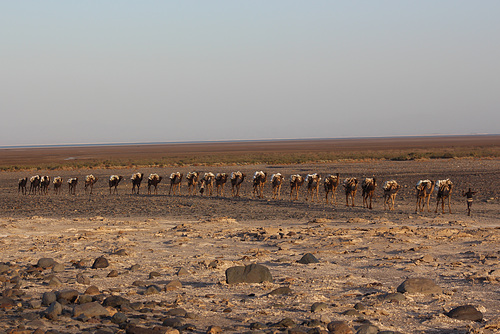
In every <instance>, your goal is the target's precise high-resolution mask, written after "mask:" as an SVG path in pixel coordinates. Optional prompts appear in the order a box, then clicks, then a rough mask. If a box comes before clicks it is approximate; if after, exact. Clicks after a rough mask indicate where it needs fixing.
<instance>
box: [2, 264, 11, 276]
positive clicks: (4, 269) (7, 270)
mask: <svg viewBox="0 0 500 334" xmlns="http://www.w3.org/2000/svg"><path fill="white" fill-rule="evenodd" d="M9 270H10V267H9V266H8V265H6V264H4V263H0V274H6V273H7V272H9Z"/></svg>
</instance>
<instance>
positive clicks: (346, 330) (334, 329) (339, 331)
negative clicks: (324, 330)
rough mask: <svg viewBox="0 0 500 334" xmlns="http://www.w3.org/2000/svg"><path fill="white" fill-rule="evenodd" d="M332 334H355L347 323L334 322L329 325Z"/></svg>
mask: <svg viewBox="0 0 500 334" xmlns="http://www.w3.org/2000/svg"><path fill="white" fill-rule="evenodd" d="M328 330H329V331H330V333H331V334H353V330H352V329H351V327H349V325H348V324H347V322H345V321H332V322H330V323H329V324H328Z"/></svg>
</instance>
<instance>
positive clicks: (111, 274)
mask: <svg viewBox="0 0 500 334" xmlns="http://www.w3.org/2000/svg"><path fill="white" fill-rule="evenodd" d="M106 277H118V271H117V270H114V269H113V270H111V271H110V272H109V274H108V276H106Z"/></svg>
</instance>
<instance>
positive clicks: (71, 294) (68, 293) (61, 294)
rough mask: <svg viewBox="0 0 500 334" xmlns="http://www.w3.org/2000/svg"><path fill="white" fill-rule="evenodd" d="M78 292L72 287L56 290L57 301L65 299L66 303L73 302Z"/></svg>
mask: <svg viewBox="0 0 500 334" xmlns="http://www.w3.org/2000/svg"><path fill="white" fill-rule="evenodd" d="M79 294H80V293H79V292H78V291H77V290H74V289H64V290H61V291H57V292H56V297H57V301H58V302H60V303H61V301H66V302H67V303H74V302H75V300H76V298H78V295H79Z"/></svg>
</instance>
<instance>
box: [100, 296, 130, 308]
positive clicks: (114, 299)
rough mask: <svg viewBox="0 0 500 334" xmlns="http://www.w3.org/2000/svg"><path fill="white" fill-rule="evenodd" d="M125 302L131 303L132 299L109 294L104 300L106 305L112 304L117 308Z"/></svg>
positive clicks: (103, 303)
mask: <svg viewBox="0 0 500 334" xmlns="http://www.w3.org/2000/svg"><path fill="white" fill-rule="evenodd" d="M124 304H127V305H130V300H128V299H126V298H123V297H120V296H109V297H108V298H106V299H104V301H103V302H102V305H103V306H104V307H107V306H111V307H115V308H116V307H121V306H122V305H124Z"/></svg>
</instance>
